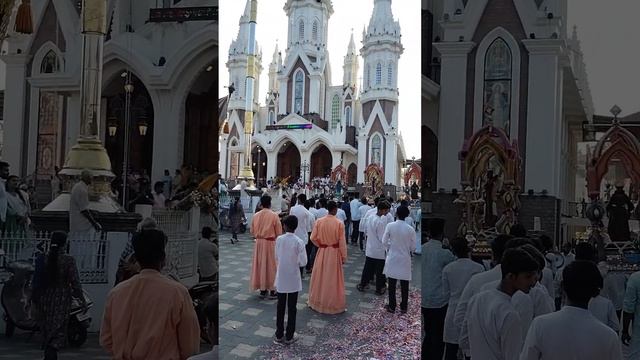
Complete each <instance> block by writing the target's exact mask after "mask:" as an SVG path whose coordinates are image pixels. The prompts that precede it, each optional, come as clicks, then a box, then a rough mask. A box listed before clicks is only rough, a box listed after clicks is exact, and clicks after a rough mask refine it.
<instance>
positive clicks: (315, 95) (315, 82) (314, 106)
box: [307, 75, 320, 114]
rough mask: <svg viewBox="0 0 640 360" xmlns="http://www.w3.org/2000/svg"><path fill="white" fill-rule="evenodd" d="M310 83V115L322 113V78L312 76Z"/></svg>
mask: <svg viewBox="0 0 640 360" xmlns="http://www.w3.org/2000/svg"><path fill="white" fill-rule="evenodd" d="M309 81H310V82H311V84H310V86H309V109H307V111H308V112H310V113H316V114H319V113H320V104H319V102H318V101H319V100H320V76H318V75H310V76H309Z"/></svg>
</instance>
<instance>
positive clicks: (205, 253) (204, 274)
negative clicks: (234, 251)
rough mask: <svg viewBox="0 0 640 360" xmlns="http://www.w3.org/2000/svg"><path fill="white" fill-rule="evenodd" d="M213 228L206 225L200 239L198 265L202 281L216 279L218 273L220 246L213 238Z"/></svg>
mask: <svg viewBox="0 0 640 360" xmlns="http://www.w3.org/2000/svg"><path fill="white" fill-rule="evenodd" d="M212 234H213V230H212V229H211V228H210V227H208V226H205V227H203V228H202V237H201V238H200V241H198V267H199V268H200V281H214V280H215V279H216V278H217V276H216V275H217V274H218V246H217V245H216V244H215V243H214V242H213V241H212V240H211V235H212Z"/></svg>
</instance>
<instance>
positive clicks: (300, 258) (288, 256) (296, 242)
mask: <svg viewBox="0 0 640 360" xmlns="http://www.w3.org/2000/svg"><path fill="white" fill-rule="evenodd" d="M275 254H276V263H277V269H276V280H275V284H274V285H275V288H276V291H277V292H279V293H294V292H298V291H302V279H301V277H300V267H302V266H305V265H307V252H306V250H305V248H304V243H303V242H302V239H300V238H298V237H297V236H296V235H295V234H293V233H286V234H284V235H280V236H278V238H277V239H276V252H275Z"/></svg>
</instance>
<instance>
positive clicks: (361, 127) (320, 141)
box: [220, 0, 405, 185]
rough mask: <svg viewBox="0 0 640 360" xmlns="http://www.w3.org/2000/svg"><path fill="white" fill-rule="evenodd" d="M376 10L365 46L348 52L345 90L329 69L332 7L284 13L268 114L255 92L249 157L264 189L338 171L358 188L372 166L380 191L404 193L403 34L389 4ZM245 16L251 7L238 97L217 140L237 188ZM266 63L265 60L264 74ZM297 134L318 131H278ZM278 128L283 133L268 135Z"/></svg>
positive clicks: (233, 79)
mask: <svg viewBox="0 0 640 360" xmlns="http://www.w3.org/2000/svg"><path fill="white" fill-rule="evenodd" d="M374 2H375V4H374V9H373V13H372V15H371V19H370V21H369V24H368V26H367V27H366V28H365V29H364V30H363V33H362V44H361V46H360V47H357V46H356V41H355V40H354V35H353V34H351V39H350V42H349V45H348V48H347V49H344V50H346V54H345V56H344V61H343V64H342V73H343V76H342V82H341V83H340V84H332V82H331V74H332V64H331V63H330V62H329V47H328V46H329V45H328V27H329V19H330V17H331V15H332V14H333V12H334V9H333V5H332V2H331V1H330V0H322V1H315V0H313V1H312V0H303V1H293V0H287V1H286V3H285V4H284V11H285V13H286V15H287V18H288V34H287V43H286V48H285V49H284V52H280V50H279V49H278V47H277V46H276V49H275V51H274V52H273V55H272V56H271V62H270V63H269V65H268V68H267V71H268V82H269V86H268V93H267V94H266V100H265V103H264V104H259V102H258V99H260V98H264V97H261V96H264V94H259V93H258V90H257V89H258V88H259V86H258V84H256V86H255V89H256V93H255V95H254V99H255V103H254V107H253V109H252V111H254V112H255V113H256V115H255V117H254V129H253V143H252V144H251V149H252V162H253V171H254V174H255V177H256V178H258V179H259V180H260V181H265V180H268V179H271V178H287V177H289V178H290V179H293V180H295V179H298V178H300V179H303V180H306V181H309V179H312V178H314V177H324V176H326V175H329V174H330V173H331V172H332V171H333V170H334V169H336V168H337V167H339V166H340V165H342V167H343V168H344V169H345V170H346V171H347V177H348V181H347V182H348V183H349V184H351V185H353V184H355V183H363V182H364V171H365V169H366V168H367V166H369V165H370V164H376V165H378V166H379V167H380V168H381V169H382V171H383V173H384V183H389V184H394V185H400V184H401V169H402V164H403V161H404V159H405V154H404V146H403V142H402V137H401V136H400V133H399V131H398V123H399V117H398V106H399V96H398V94H399V93H398V77H397V74H398V61H399V58H400V56H401V55H402V53H403V46H402V43H401V38H400V34H401V33H400V24H399V22H398V21H397V20H395V19H394V17H393V13H392V11H391V1H390V0H375V1H374ZM248 12H249V1H247V8H246V9H245V12H244V14H243V15H242V17H241V18H240V29H239V32H238V36H237V38H236V39H235V40H234V41H233V42H232V44H231V46H230V49H229V58H228V61H227V69H228V71H229V79H230V83H231V84H230V85H233V86H234V88H235V92H233V94H232V95H231V97H230V100H229V104H228V111H229V113H228V119H227V121H228V130H229V131H228V133H224V134H222V135H221V140H220V142H221V144H220V146H221V147H220V149H221V152H220V169H221V175H222V176H223V177H225V178H228V179H234V178H236V177H237V176H238V173H239V170H240V167H241V164H243V163H244V149H245V144H244V137H243V136H242V134H244V127H243V122H244V111H245V99H244V96H245V89H244V79H245V76H246V61H247V60H246V59H247V56H246V49H245V48H246V43H247V36H248V19H249V13H248ZM258 17H259V15H258ZM259 23H260V22H259V21H258V29H260V25H259ZM259 31H260V30H259ZM344 50H342V51H344ZM334 51H335V50H334ZM360 58H362V60H363V61H362V62H363V64H362V66H361V65H360ZM261 61H262V54H259V55H258V64H260V63H261ZM262 70H263V68H262V65H258V74H260V72H261V71H262ZM359 79H362V84H361V83H360V80H359ZM258 80H259V75H258V77H257V79H256V82H257V81H258ZM300 124H307V125H309V124H311V125H312V127H311V128H310V129H298V130H291V129H281V127H282V125H300ZM274 125H276V126H277V125H280V128H275V129H274V128H271V126H274Z"/></svg>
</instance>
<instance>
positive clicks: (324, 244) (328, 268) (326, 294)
mask: <svg viewBox="0 0 640 360" xmlns="http://www.w3.org/2000/svg"><path fill="white" fill-rule="evenodd" d="M327 210H328V211H329V214H328V215H327V216H325V217H323V218H321V219H320V220H318V221H317V222H316V224H315V226H314V227H313V232H312V233H311V241H313V243H314V244H315V245H316V246H317V247H318V253H317V255H316V259H315V265H314V269H313V274H312V275H311V281H310V284H309V302H308V304H309V307H310V308H312V309H313V310H315V311H317V312H320V313H323V314H340V313H343V312H344V311H345V310H346V308H347V299H346V296H345V291H344V271H343V269H342V265H343V264H344V262H345V261H347V241H346V239H345V234H344V224H343V223H342V221H340V220H338V219H337V218H336V213H337V212H338V205H337V204H336V203H335V202H334V201H329V202H328V204H327Z"/></svg>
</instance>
